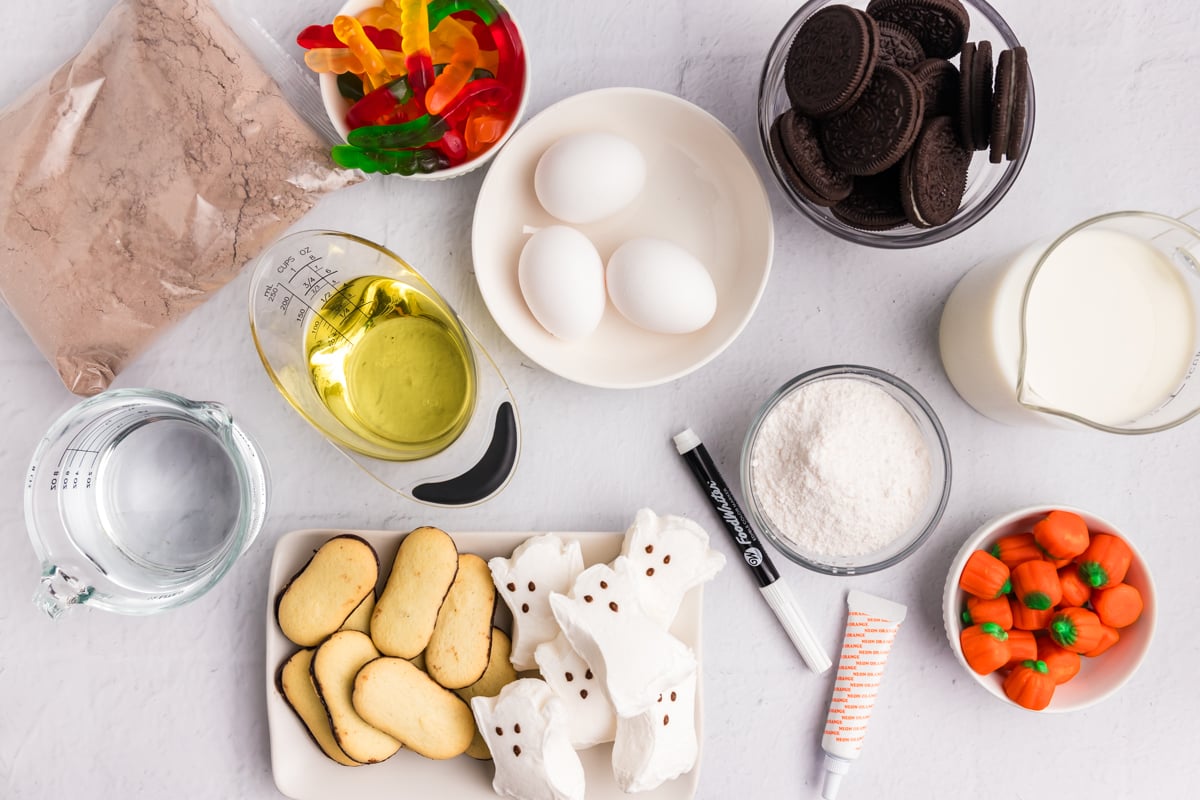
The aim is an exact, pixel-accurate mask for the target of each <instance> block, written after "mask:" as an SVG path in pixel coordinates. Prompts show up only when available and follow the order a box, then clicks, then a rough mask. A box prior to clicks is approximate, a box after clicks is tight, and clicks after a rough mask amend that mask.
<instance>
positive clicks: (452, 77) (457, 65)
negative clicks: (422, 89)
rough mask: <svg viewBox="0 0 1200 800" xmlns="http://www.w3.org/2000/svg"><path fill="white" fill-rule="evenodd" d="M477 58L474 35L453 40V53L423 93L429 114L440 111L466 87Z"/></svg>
mask: <svg viewBox="0 0 1200 800" xmlns="http://www.w3.org/2000/svg"><path fill="white" fill-rule="evenodd" d="M478 60H479V42H477V41H475V37H474V36H460V37H459V38H458V39H456V40H455V41H454V55H452V56H451V57H450V62H449V63H448V64H446V68H445V69H443V70H442V74H441V75H438V76H437V77H436V78H434V79H433V85H432V86H430V87H429V92H428V93H426V95H425V107H426V108H427V109H429V113H430V114H440V113H442V109H444V108H445V107H446V105H447V104H448V103H449V102H450V101H451V100H453V99H454V98H455V96H456V95H458V93H459V92H461V91H462V90H463V88H465V87H466V85H467V83H468V82H469V81H470V80H471V74H472V73H473V72H475V64H476V62H477V61H478Z"/></svg>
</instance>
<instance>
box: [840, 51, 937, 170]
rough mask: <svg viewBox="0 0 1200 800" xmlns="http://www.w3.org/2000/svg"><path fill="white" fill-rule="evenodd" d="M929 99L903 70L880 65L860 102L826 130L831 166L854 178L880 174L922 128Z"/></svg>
mask: <svg viewBox="0 0 1200 800" xmlns="http://www.w3.org/2000/svg"><path fill="white" fill-rule="evenodd" d="M923 108H924V99H923V98H922V96H921V92H920V90H919V89H918V88H917V84H916V81H914V80H913V79H912V77H911V76H909V74H908V73H907V72H905V71H904V70H902V69H897V68H896V67H893V66H890V65H888V64H880V65H879V66H877V67H876V68H875V74H874V75H873V76H872V77H871V81H870V83H868V84H867V88H866V91H864V92H863V94H862V97H860V98H859V99H858V102H857V103H855V104H854V105H853V106H851V107H850V108H849V109H848V110H847V111H846V112H845V113H843V114H841V115H840V116H837V117H834V118H833V119H831V120H828V121H826V122H825V123H824V124H823V125H822V126H821V128H820V131H821V143H822V145H823V146H824V148H825V155H826V156H827V157H828V158H829V161H830V163H832V164H833V165H834V166H835V167H839V168H841V169H843V170H845V171H846V172H848V173H850V174H851V175H874V174H876V173H879V172H883V171H884V170H885V169H887V168H888V167H890V166H892V165H894V164H895V163H897V162H898V161H899V160H900V159H901V158H902V157H903V156H904V153H905V152H906V151H907V150H908V148H909V147H911V146H912V143H913V140H914V139H916V137H917V132H918V131H919V130H920V127H921V118H922V111H923Z"/></svg>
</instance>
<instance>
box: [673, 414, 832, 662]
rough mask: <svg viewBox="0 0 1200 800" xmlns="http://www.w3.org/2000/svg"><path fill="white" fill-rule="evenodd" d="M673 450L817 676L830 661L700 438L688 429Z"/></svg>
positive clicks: (677, 439) (677, 438)
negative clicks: (706, 498) (689, 471)
mask: <svg viewBox="0 0 1200 800" xmlns="http://www.w3.org/2000/svg"><path fill="white" fill-rule="evenodd" d="M675 449H676V450H678V451H679V455H681V456H683V460H684V461H686V462H687V465H688V467H690V468H691V470H692V474H693V475H695V476H696V480H697V481H699V483H700V488H701V489H702V490H703V491H704V494H705V495H706V496H707V497H708V499H709V501H710V502H711V503H712V506H713V509H714V510H715V511H716V512H717V516H718V517H720V518H721V521H722V522H723V523H724V524H725V529H726V530H727V531H729V536H730V538H732V539H733V541H734V543H735V544H737V546H738V547H739V548H741V551H742V560H743V561H745V562H746V566H748V567H749V568H750V571H751V572H753V573H754V577H755V578H756V579H757V580H758V590H759V591H760V592H762V596H763V597H764V598H766V601H767V605H769V606H770V607H771V610H772V611H774V612H775V616H776V617H777V618H778V619H779V622H780V624H781V625H783V629H784V630H785V631H786V632H787V635H788V638H789V639H791V640H792V644H793V645H795V647H796V650H798V651H799V652H800V657H801V658H803V659H804V663H805V664H807V665H808V668H809V669H811V670H812V671H813V672H815V673H817V674H818V675H820V674H821V673H824V672H825V671H826V670H828V669H829V668H830V667H831V666H833V662H832V661H830V659H829V655H828V654H827V653H826V652H825V648H823V647H821V643H820V642H819V641H817V637H816V636H815V635H813V632H812V628H810V627H809V625H808V620H807V619H806V618H805V617H804V614H803V612H801V611H800V606H799V605H797V603H796V598H795V596H794V595H793V594H792V590H791V589H790V588H789V587H788V585H787V583H785V582H784V581H783V580H782V579H781V578H780V577H779V571H778V570H776V569H775V565H774V564H772V563H771V558H770V556H768V555H767V553H766V551H765V550H763V548H762V545H761V544H760V543H759V541H758V536H757V535H756V534H755V533H754V529H753V528H751V527H750V523H749V521H748V520H747V519H746V516H745V515H744V514H743V513H742V510H741V508H739V507H738V504H737V501H736V500H734V499H733V492H732V491H730V489H729V486H728V484H726V483H725V479H724V478H722V477H721V473H720V472H718V471H717V465H716V464H714V463H713V460H712V458H711V457H710V456H709V455H708V450H706V449H705V448H704V445H703V444H702V443H701V441H700V437H699V436H697V435H696V434H695V432H693V431H692V429H691V428H688V429H687V430H685V431H684V432H683V433H680V434H678V435H676V436H675Z"/></svg>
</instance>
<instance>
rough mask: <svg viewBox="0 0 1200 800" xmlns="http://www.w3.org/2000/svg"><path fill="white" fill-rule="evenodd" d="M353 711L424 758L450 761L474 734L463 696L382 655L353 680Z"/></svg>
mask: <svg viewBox="0 0 1200 800" xmlns="http://www.w3.org/2000/svg"><path fill="white" fill-rule="evenodd" d="M353 702H354V709H355V711H356V712H357V713H358V714H359V716H361V717H362V718H363V719H364V720H365V721H366V722H368V723H369V724H370V725H372V726H374V727H375V728H378V729H379V730H381V731H383V732H384V733H386V734H387V735H388V736H391V737H393V738H394V739H396V740H397V741H399V742H401V743H403V744H404V746H405V747H407V748H408V749H410V750H412V751H413V752H414V753H418V754H420V755H423V756H425V757H426V758H435V759H444V758H454V757H455V756H457V755H461V754H462V753H463V752H465V751H466V749H467V745H469V744H470V743H471V737H472V736H474V735H475V719H474V717H472V715H471V709H470V708H469V707H468V706H467V704H466V703H464V702H463V700H462V698H460V697H459V696H458V695H456V694H455V693H454V692H451V691H450V690H448V689H443V688H442V687H441V686H438V685H437V683H436V682H434V680H433V679H432V678H430V677H429V676H428V675H426V674H425V673H424V672H422V671H421V670H419V669H417V668H416V667H415V666H413V665H412V664H411V663H410V662H408V661H406V660H404V659H403V658H390V657H387V656H384V657H383V658H377V659H375V660H374V661H371V662H370V663H368V664H366V665H365V666H363V668H362V669H360V670H359V671H358V674H357V675H356V677H355V678H354V695H353Z"/></svg>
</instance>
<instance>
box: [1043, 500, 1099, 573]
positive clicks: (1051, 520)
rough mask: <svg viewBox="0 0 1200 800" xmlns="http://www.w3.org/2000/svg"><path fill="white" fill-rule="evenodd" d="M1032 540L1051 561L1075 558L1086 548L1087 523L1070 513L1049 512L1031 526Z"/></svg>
mask: <svg viewBox="0 0 1200 800" xmlns="http://www.w3.org/2000/svg"><path fill="white" fill-rule="evenodd" d="M1033 539H1034V541H1036V542H1037V544H1038V547H1040V548H1042V551H1043V552H1044V553H1045V554H1046V555H1048V556H1050V558H1052V559H1064V558H1065V559H1071V558H1075V556H1077V555H1079V554H1080V553H1082V552H1083V551H1084V550H1086V549H1087V547H1088V541H1089V539H1088V528H1087V523H1086V522H1084V521H1083V517H1081V516H1079V515H1078V514H1072V513H1071V512H1070V511H1051V512H1050V513H1049V514H1047V515H1046V518H1045V519H1043V520H1041V521H1040V522H1038V523H1037V524H1036V525H1034V526H1033ZM1058 566H1062V565H1061V564H1059V565H1058Z"/></svg>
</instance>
